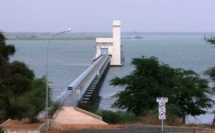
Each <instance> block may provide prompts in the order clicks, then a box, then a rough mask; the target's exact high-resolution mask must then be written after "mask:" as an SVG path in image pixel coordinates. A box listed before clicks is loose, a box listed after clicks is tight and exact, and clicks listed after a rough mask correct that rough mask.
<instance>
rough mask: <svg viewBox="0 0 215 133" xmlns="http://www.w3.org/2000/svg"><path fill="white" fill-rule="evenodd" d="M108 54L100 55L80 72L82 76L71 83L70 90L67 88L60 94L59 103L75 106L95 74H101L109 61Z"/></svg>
mask: <svg viewBox="0 0 215 133" xmlns="http://www.w3.org/2000/svg"><path fill="white" fill-rule="evenodd" d="M110 58H111V57H110V56H101V57H100V58H99V59H97V61H95V62H94V63H93V64H92V65H91V66H90V67H89V68H88V69H90V70H88V69H86V70H85V72H83V73H82V75H83V76H82V75H80V76H82V77H80V78H79V77H78V78H77V79H78V80H77V79H76V80H75V81H74V82H73V83H72V87H71V86H69V87H68V88H70V87H71V88H72V90H67V92H66V93H65V95H63V96H61V98H60V99H61V103H63V105H64V106H76V105H77V101H78V100H80V99H81V98H82V96H83V95H84V93H85V92H86V91H87V89H88V88H89V86H90V85H91V84H92V82H93V81H94V79H95V78H96V76H99V75H102V74H103V70H104V69H105V68H106V67H107V64H109V62H110Z"/></svg>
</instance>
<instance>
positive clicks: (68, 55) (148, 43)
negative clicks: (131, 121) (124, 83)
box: [7, 33, 215, 123]
mask: <svg viewBox="0 0 215 133" xmlns="http://www.w3.org/2000/svg"><path fill="white" fill-rule="evenodd" d="M138 35H141V36H142V37H143V38H140V39H134V37H135V36H136V34H129V35H127V34H124V35H122V46H123V47H122V49H123V54H124V56H125V65H124V66H123V67H111V68H110V69H109V72H108V74H107V76H106V78H105V82H104V83H103V85H102V88H101V91H100V96H101V98H102V100H101V103H100V106H99V108H100V109H109V110H114V109H112V108H110V106H111V104H112V103H113V102H114V99H113V98H112V97H111V96H113V95H114V94H116V93H117V92H119V91H121V90H123V88H120V87H113V86H110V85H109V81H110V80H111V79H112V78H113V77H115V76H118V77H123V76H125V75H127V74H129V73H130V72H131V71H132V70H133V66H131V65H130V62H131V60H132V58H138V57H141V56H145V57H150V56H156V57H158V58H159V60H160V61H161V62H163V63H166V64H169V65H170V66H173V67H175V68H179V67H180V68H184V69H191V70H194V71H196V72H197V73H199V74H202V73H203V72H204V71H205V70H206V69H208V68H209V67H213V66H215V47H214V46H213V45H211V44H208V43H207V42H205V41H204V40H203V36H204V34H199V33H198V34H195V33H193V34H183V33H177V34H170V33H169V34H161V33H159V34H156V33H154V34H147V33H144V34H138ZM7 43H9V44H14V45H15V47H16V53H15V55H14V56H13V57H12V58H11V61H13V60H19V61H23V62H25V63H26V64H28V65H29V67H30V68H31V69H32V70H34V72H35V75H36V76H37V77H42V76H43V75H45V74H46V68H47V67H48V70H49V78H48V79H49V81H50V85H51V87H52V97H53V99H55V98H56V97H57V96H58V95H60V94H61V92H63V91H64V90H65V89H67V86H68V85H69V84H70V83H71V82H72V81H73V80H74V79H75V78H77V77H78V76H79V75H80V74H81V73H82V72H83V71H84V70H85V69H86V68H87V67H88V66H89V65H90V63H91V59H92V57H93V56H95V40H53V41H52V42H51V43H50V45H49V62H48V66H47V59H46V57H47V56H46V55H47V53H46V49H47V44H48V40H8V41H7ZM212 117H213V116H212V115H211V114H207V115H201V116H199V117H196V118H195V119H194V118H189V119H188V122H195V123H209V122H211V120H212Z"/></svg>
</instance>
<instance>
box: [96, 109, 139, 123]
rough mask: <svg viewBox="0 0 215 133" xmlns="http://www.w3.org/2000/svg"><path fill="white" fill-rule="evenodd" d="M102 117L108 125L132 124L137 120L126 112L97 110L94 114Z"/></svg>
mask: <svg viewBox="0 0 215 133" xmlns="http://www.w3.org/2000/svg"><path fill="white" fill-rule="evenodd" d="M95 113H96V114H98V115H99V116H101V117H102V120H103V121H105V122H107V123H109V124H124V123H134V122H136V121H137V120H138V117H136V116H135V115H134V114H131V113H126V112H112V111H108V110H99V111H97V112H95Z"/></svg>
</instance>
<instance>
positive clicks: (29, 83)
mask: <svg viewBox="0 0 215 133" xmlns="http://www.w3.org/2000/svg"><path fill="white" fill-rule="evenodd" d="M14 53H15V47H14V46H13V45H7V44H6V42H5V37H4V35H3V33H1V32H0V115H1V116H3V117H4V118H1V119H8V118H12V119H13V118H17V119H22V118H29V119H30V120H31V121H32V122H33V121H35V119H36V116H37V115H38V113H39V112H40V111H42V110H43V109H44V108H45V97H46V94H45V93H46V79H45V78H44V77H43V78H35V75H34V72H33V71H32V70H30V69H29V68H28V66H27V65H26V64H25V63H22V62H19V61H14V62H11V63H10V62H9V57H10V56H11V55H13V54H14ZM49 92H50V91H49ZM49 99H50V94H49ZM49 101H50V100H49Z"/></svg>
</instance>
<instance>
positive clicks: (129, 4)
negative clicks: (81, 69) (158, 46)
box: [0, 0, 215, 32]
mask: <svg viewBox="0 0 215 133" xmlns="http://www.w3.org/2000/svg"><path fill="white" fill-rule="evenodd" d="M0 3H1V4H0V5H1V6H0V7H1V8H0V30H1V31H3V32H60V31H64V30H65V29H68V28H71V29H72V30H73V32H111V31H112V21H113V20H121V24H122V31H123V32H214V31H215V16H214V13H215V8H214V5H215V0H0Z"/></svg>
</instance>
